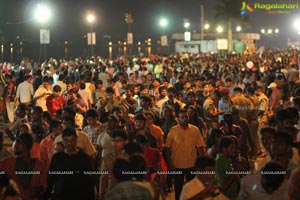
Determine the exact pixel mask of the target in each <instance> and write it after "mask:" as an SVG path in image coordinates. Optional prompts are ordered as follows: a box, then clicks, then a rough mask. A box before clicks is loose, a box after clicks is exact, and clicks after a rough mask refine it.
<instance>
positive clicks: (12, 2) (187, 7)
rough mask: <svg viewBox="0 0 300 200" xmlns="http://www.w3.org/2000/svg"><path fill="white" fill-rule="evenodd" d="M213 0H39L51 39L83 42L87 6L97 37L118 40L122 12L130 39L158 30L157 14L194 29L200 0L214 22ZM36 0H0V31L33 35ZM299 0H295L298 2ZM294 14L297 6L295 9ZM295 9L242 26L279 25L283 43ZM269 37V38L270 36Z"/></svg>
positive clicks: (258, 14)
mask: <svg viewBox="0 0 300 200" xmlns="http://www.w3.org/2000/svg"><path fill="white" fill-rule="evenodd" d="M216 1H217V0H44V1H42V2H47V3H48V4H49V5H50V6H51V8H52V11H53V13H52V14H53V16H52V19H51V22H50V23H49V24H48V28H49V29H50V31H51V42H61V41H64V40H68V41H72V42H73V43H78V44H79V43H83V35H84V34H85V33H86V32H88V31H89V29H90V27H89V25H88V24H87V22H86V19H85V15H86V12H87V10H94V12H95V13H96V14H97V22H96V24H95V30H96V32H97V40H103V41H105V38H103V36H104V35H109V36H111V40H112V41H118V40H124V39H125V37H126V32H127V25H126V24H125V21H124V13H125V12H130V13H132V16H133V18H134V23H133V25H132V32H133V34H134V41H139V40H141V41H144V40H145V39H147V38H149V37H151V38H153V39H158V38H159V36H160V34H161V33H162V29H161V28H160V27H159V23H158V21H159V18H160V17H161V16H165V17H166V18H168V19H169V26H168V27H167V28H166V33H168V34H171V33H174V32H183V19H184V18H189V19H190V21H191V24H192V27H191V29H192V30H199V25H200V5H201V4H203V5H204V10H205V12H204V15H205V17H204V18H205V19H208V20H209V21H210V22H211V23H213V22H214V15H215V11H214V7H215V4H216ZM38 2H39V1H37V0H0V31H1V32H2V34H3V35H4V37H5V38H6V40H7V41H8V40H10V41H11V40H13V39H14V38H15V37H16V36H17V35H19V36H20V37H21V38H26V39H27V40H32V41H35V40H39V31H38V30H39V28H40V27H39V25H38V24H37V23H36V22H35V20H30V19H31V18H32V15H33V11H32V10H33V8H34V6H35V5H36V4H37V3H38ZM248 2H250V4H251V3H252V4H253V2H261V3H267V2H272V3H275V2H276V1H274V0H256V1H254V0H249V1H248ZM277 2H278V3H279V2H284V3H295V2H297V0H278V1H277ZM299 3H300V2H299ZM298 11H299V13H298V17H300V9H299V10H298ZM296 16H297V15H296V14H293V15H292V14H290V15H286V14H285V15H282V14H281V15H270V14H266V12H264V11H255V12H254V13H251V14H250V17H251V20H252V24H253V27H252V28H251V29H249V30H247V31H251V32H257V33H258V32H259V31H260V29H261V28H263V27H265V28H269V27H270V28H275V27H276V28H277V27H278V28H279V29H280V34H279V36H278V37H276V38H271V41H272V40H276V41H279V43H280V42H281V43H286V41H287V38H288V37H290V38H294V39H296V33H295V30H294V28H293V26H292V23H293V20H294V19H295V18H296ZM271 43H272V42H271Z"/></svg>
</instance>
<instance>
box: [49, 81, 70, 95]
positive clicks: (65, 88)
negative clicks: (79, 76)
mask: <svg viewBox="0 0 300 200" xmlns="http://www.w3.org/2000/svg"><path fill="white" fill-rule="evenodd" d="M55 85H58V86H59V87H60V88H61V91H60V94H63V93H64V92H65V91H66V90H67V85H66V84H65V83H64V82H62V81H57V82H56V83H55V84H54V85H53V86H52V88H53V87H54V86H55Z"/></svg>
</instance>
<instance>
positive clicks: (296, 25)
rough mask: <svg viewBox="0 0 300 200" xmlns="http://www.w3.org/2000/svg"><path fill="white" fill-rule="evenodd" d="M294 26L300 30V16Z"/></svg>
mask: <svg viewBox="0 0 300 200" xmlns="http://www.w3.org/2000/svg"><path fill="white" fill-rule="evenodd" d="M294 26H295V28H296V30H297V31H300V18H299V19H296V20H295V22H294Z"/></svg>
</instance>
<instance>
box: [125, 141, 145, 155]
mask: <svg viewBox="0 0 300 200" xmlns="http://www.w3.org/2000/svg"><path fill="white" fill-rule="evenodd" d="M123 150H124V151H125V153H126V154H128V155H129V156H130V155H133V154H135V153H141V154H143V153H144V152H143V148H142V147H141V145H140V144H138V143H136V142H129V143H127V144H126V145H125V146H124V147H123Z"/></svg>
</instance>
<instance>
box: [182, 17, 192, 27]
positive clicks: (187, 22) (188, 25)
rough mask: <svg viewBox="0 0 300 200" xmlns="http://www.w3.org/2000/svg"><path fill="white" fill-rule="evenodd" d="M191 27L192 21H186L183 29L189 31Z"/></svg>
mask: <svg viewBox="0 0 300 200" xmlns="http://www.w3.org/2000/svg"><path fill="white" fill-rule="evenodd" d="M190 25H191V23H190V20H189V19H184V22H183V27H184V28H185V29H189V28H190Z"/></svg>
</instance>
